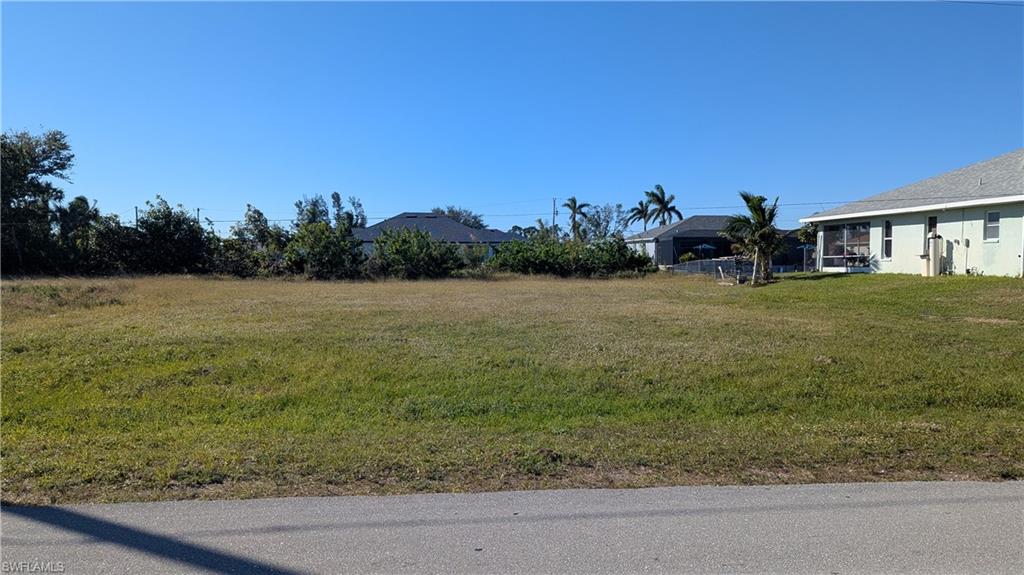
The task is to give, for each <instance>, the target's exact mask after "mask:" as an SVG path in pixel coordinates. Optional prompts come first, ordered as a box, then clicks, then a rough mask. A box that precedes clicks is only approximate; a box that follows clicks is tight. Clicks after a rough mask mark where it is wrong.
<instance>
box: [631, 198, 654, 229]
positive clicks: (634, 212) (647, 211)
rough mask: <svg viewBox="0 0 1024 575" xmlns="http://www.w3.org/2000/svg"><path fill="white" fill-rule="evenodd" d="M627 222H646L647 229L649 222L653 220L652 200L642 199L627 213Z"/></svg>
mask: <svg viewBox="0 0 1024 575" xmlns="http://www.w3.org/2000/svg"><path fill="white" fill-rule="evenodd" d="M626 218H627V219H626V224H627V225H633V224H635V223H637V222H643V223H644V231H645V232H646V231H647V223H648V222H650V221H651V201H650V200H641V201H639V202H637V204H636V205H635V206H633V207H632V208H630V209H629V212H627V213H626Z"/></svg>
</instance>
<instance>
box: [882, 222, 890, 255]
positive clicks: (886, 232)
mask: <svg viewBox="0 0 1024 575" xmlns="http://www.w3.org/2000/svg"><path fill="white" fill-rule="evenodd" d="M882 257H883V258H885V259H887V260H889V259H892V220H885V225H884V226H882Z"/></svg>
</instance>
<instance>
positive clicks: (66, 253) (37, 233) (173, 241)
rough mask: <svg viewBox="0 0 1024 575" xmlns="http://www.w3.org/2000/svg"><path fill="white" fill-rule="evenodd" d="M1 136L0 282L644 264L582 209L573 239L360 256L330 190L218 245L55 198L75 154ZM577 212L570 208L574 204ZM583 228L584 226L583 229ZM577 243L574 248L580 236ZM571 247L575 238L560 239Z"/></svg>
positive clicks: (178, 213)
mask: <svg viewBox="0 0 1024 575" xmlns="http://www.w3.org/2000/svg"><path fill="white" fill-rule="evenodd" d="M0 139H2V150H0V157H2V162H3V165H2V169H3V172H2V182H0V185H2V187H0V196H2V198H0V235H2V237H0V250H2V253H0V268H2V273H3V274H4V275H40V274H41V275H99V274H138V273H143V274H154V273H192V274H201V273H217V274H230V275H234V276H239V277H253V276H277V275H289V274H294V275H302V276H306V277H310V278H316V279H356V278H376V277H398V278H408V279H416V278H439V277H450V276H453V275H459V274H472V273H478V272H488V271H508V272H515V273H550V274H555V275H562V276H567V275H578V276H595V275H614V274H620V273H644V272H646V271H650V270H651V269H652V265H651V262H650V260H649V258H647V257H646V256H643V255H641V254H637V253H635V252H633V251H631V250H629V249H628V248H627V246H626V244H625V243H624V241H623V240H622V232H623V231H624V230H625V228H626V226H628V216H627V215H626V214H625V212H624V211H623V210H622V208H621V206H611V205H607V206H603V207H601V208H595V209H594V210H592V211H591V212H588V214H587V217H586V218H584V217H583V215H582V214H583V212H582V211H580V210H581V209H583V208H586V207H589V206H588V205H587V204H583V205H582V207H581V206H580V205H577V206H576V208H577V209H576V210H570V213H571V219H572V225H571V227H572V230H573V233H572V235H571V237H569V236H567V235H565V234H562V233H561V232H560V230H559V229H558V226H557V225H551V226H546V225H544V223H543V222H542V221H539V220H538V226H537V227H533V226H531V227H530V228H526V229H523V228H518V229H517V228H513V229H512V230H510V231H511V232H512V233H518V234H520V235H521V236H522V238H523V239H522V240H521V241H516V242H510V243H506V244H504V245H502V246H501V247H500V248H499V249H498V250H497V253H496V254H494V257H492V258H489V257H488V256H489V255H491V254H490V253H489V251H490V250H489V248H488V247H487V246H458V245H454V244H450V243H446V242H441V241H437V240H434V239H433V238H431V236H430V234H429V233H428V232H425V231H419V230H415V229H399V230H387V231H384V232H383V233H381V234H380V235H378V236H377V238H376V239H375V240H374V245H373V248H372V249H371V250H364V249H363V245H362V242H361V241H360V240H358V239H357V238H356V237H355V235H354V234H353V230H355V229H357V228H363V227H365V226H366V224H367V220H366V214H365V212H364V210H363V206H362V203H361V202H360V200H359V199H358V198H355V197H349V198H348V199H347V200H343V199H342V197H341V195H340V194H338V193H337V192H335V193H333V194H331V196H330V198H329V200H328V199H327V198H324V197H323V196H322V195H314V196H313V197H311V198H310V197H303V198H302V199H300V200H298V201H297V202H296V203H295V209H296V215H295V219H294V220H293V222H292V223H291V225H290V226H282V225H279V224H277V223H273V222H271V221H270V220H268V218H267V217H266V215H264V214H263V212H261V211H260V210H259V209H258V208H256V207H255V206H252V205H247V206H246V211H245V215H244V216H243V218H242V219H241V220H240V221H239V222H237V223H236V224H235V225H233V226H231V228H230V232H229V234H228V235H227V236H226V237H221V236H220V235H218V234H217V233H215V232H214V230H213V223H212V222H210V221H209V220H207V223H208V226H207V227H204V226H203V225H202V223H201V222H200V220H199V218H198V215H194V214H193V213H191V212H189V211H188V210H186V209H185V208H184V206H182V205H180V204H179V205H171V204H170V203H169V202H167V201H166V200H165V199H164V198H162V197H160V196H157V197H156V198H155V199H154V200H152V201H147V202H146V203H145V206H144V207H143V209H141V210H140V211H139V212H138V216H137V218H136V221H135V222H133V223H125V222H122V221H121V219H120V218H119V216H117V215H116V214H102V213H101V212H100V211H99V209H98V208H97V206H96V203H95V202H90V200H89V199H88V198H86V197H84V196H78V197H75V198H72V199H71V200H70V201H67V202H65V201H64V199H65V198H64V192H63V190H61V189H60V187H59V186H58V185H57V184H56V183H55V182H60V181H70V173H71V169H72V167H73V165H74V159H75V157H74V154H73V153H72V151H71V146H70V144H69V143H68V140H67V137H66V135H65V134H63V133H62V132H60V131H49V132H46V133H44V134H42V135H33V134H31V133H29V132H8V133H4V134H2V135H0ZM572 202H574V203H575V199H572ZM433 211H434V212H435V213H439V214H443V215H447V216H449V217H452V218H453V219H455V220H457V221H460V222H462V223H464V224H466V225H468V226H470V227H474V228H483V227H484V222H483V217H482V216H480V215H479V214H475V213H473V212H472V211H470V210H466V209H464V208H459V207H456V206H447V207H446V208H440V207H438V208H434V210H433ZM584 219H585V220H586V222H587V223H586V224H585V225H584V224H582V223H580V222H582V221H583V220H584ZM584 238H586V239H587V241H586V242H584V241H583V239H584ZM567 240H573V241H567Z"/></svg>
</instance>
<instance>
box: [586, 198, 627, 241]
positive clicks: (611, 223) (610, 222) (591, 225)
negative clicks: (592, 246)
mask: <svg viewBox="0 0 1024 575" xmlns="http://www.w3.org/2000/svg"><path fill="white" fill-rule="evenodd" d="M627 227H629V216H628V214H627V213H626V211H625V210H623V209H622V204H614V205H612V204H604V205H603V206H594V207H593V208H592V209H591V210H590V212H588V213H587V214H586V216H584V218H583V232H582V235H583V237H585V238H586V239H587V241H588V242H593V241H597V240H606V239H609V238H614V237H621V236H622V234H623V232H625V231H626V228H627Z"/></svg>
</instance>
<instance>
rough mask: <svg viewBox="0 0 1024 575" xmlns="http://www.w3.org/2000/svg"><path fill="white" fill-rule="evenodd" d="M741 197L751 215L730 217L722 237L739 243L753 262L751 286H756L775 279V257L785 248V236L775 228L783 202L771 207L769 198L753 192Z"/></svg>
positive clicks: (773, 203)
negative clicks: (773, 276)
mask: <svg viewBox="0 0 1024 575" xmlns="http://www.w3.org/2000/svg"><path fill="white" fill-rule="evenodd" d="M740 197H741V198H742V199H743V203H745V204H746V205H747V212H748V213H746V214H737V215H734V216H732V217H730V218H729V221H728V223H726V225H725V229H724V230H722V232H721V235H722V236H723V237H725V238H727V239H728V240H730V241H733V242H736V244H737V245H738V246H740V248H742V250H743V253H745V254H747V255H748V256H750V257H751V258H753V260H754V270H753V274H752V277H751V278H750V283H751V284H755V285H756V284H758V283H761V282H763V281H768V280H770V279H771V266H772V256H773V255H774V254H776V253H778V252H779V250H781V249H782V246H783V242H782V234H780V233H779V229H778V228H777V227H776V226H775V220H776V218H777V217H778V214H779V198H775V201H774V202H772V203H771V204H770V205H769V204H768V198H766V197H764V196H758V195H754V194H751V193H750V192H740Z"/></svg>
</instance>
